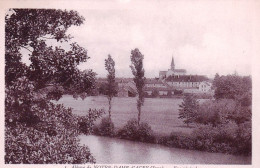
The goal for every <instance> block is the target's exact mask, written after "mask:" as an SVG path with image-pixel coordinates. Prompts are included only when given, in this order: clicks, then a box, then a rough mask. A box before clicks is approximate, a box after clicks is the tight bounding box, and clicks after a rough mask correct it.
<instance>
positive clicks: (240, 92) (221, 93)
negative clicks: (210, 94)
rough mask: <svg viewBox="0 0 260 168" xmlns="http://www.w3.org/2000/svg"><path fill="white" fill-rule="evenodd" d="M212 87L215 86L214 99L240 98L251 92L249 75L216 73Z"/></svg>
mask: <svg viewBox="0 0 260 168" xmlns="http://www.w3.org/2000/svg"><path fill="white" fill-rule="evenodd" d="M213 87H215V95H214V97H215V98H216V99H223V98H226V99H240V98H241V97H244V95H245V94H249V93H250V92H251V90H252V80H251V77H250V76H238V75H227V76H219V75H218V74H216V76H215V78H214V81H213Z"/></svg>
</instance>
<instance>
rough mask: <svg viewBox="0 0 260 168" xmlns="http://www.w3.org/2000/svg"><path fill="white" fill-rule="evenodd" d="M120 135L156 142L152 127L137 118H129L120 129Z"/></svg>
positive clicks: (129, 138) (136, 139) (121, 136)
mask: <svg viewBox="0 0 260 168" xmlns="http://www.w3.org/2000/svg"><path fill="white" fill-rule="evenodd" d="M117 135H118V137H119V138H122V139H128V140H133V141H140V142H150V143H152V142H154V141H155V137H154V135H153V131H152V129H151V127H150V126H149V125H148V124H147V123H140V125H138V122H137V120H136V119H132V120H129V121H128V122H127V124H126V125H125V126H124V127H123V128H122V129H120V130H119V131H118V134H117Z"/></svg>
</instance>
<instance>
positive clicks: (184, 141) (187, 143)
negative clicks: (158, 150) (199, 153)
mask: <svg viewBox="0 0 260 168" xmlns="http://www.w3.org/2000/svg"><path fill="white" fill-rule="evenodd" d="M158 143H159V144H162V145H166V146H169V147H175V148H184V149H194V146H195V145H194V144H195V139H194V138H193V137H189V136H184V135H180V134H176V133H171V135H170V136H164V137H161V138H159V140H158Z"/></svg>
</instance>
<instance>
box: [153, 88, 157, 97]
mask: <svg viewBox="0 0 260 168" xmlns="http://www.w3.org/2000/svg"><path fill="white" fill-rule="evenodd" d="M158 96H159V91H158V90H157V89H153V91H152V97H158Z"/></svg>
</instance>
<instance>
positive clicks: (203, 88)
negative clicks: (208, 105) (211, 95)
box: [199, 82, 211, 92]
mask: <svg viewBox="0 0 260 168" xmlns="http://www.w3.org/2000/svg"><path fill="white" fill-rule="evenodd" d="M199 90H200V91H201V92H210V90H211V84H210V83H208V82H201V84H200V85H199Z"/></svg>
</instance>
